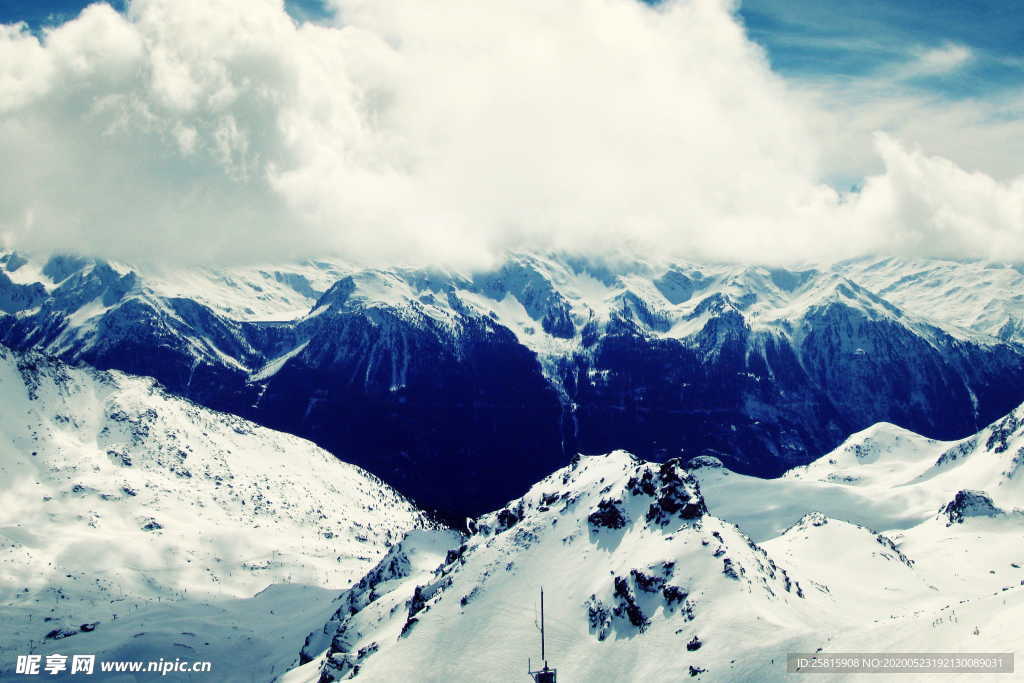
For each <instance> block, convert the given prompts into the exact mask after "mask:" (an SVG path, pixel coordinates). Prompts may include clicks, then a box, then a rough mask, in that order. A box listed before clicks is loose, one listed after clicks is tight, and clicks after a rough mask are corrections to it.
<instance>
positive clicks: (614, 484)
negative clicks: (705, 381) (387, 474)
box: [279, 407, 1024, 683]
mask: <svg viewBox="0 0 1024 683" xmlns="http://www.w3.org/2000/svg"><path fill="white" fill-rule="evenodd" d="M1022 415H1024V407H1021V408H1019V409H1018V410H1016V411H1014V413H1012V414H1011V415H1009V416H1007V417H1006V418H1004V419H1003V420H1000V421H999V422H998V423H996V424H994V425H992V426H990V427H988V428H986V429H985V430H983V431H982V432H981V433H979V434H978V435H976V436H974V437H972V438H970V439H967V440H964V441H962V442H956V443H938V442H934V441H931V440H928V439H926V438H923V437H919V436H916V435H914V434H911V433H908V432H905V431H903V430H899V429H898V428H894V427H892V426H891V425H878V426H876V427H875V428H873V429H871V430H868V431H867V432H864V433H861V434H858V435H856V436H855V437H853V438H851V439H850V440H849V441H848V442H847V443H845V444H844V445H843V446H842V447H841V448H840V449H838V450H837V451H836V452H834V453H832V454H829V455H827V456H825V457H823V458H821V459H820V460H818V461H816V462H814V463H813V464H811V465H810V466H808V467H806V468H799V469H797V470H794V471H792V472H790V473H788V474H787V476H786V477H784V478H782V479H777V480H755V479H753V478H751V477H747V476H745V475H740V474H736V473H733V472H729V471H728V470H726V469H724V468H723V467H722V466H721V464H720V463H719V462H717V461H716V460H715V459H714V458H712V457H709V456H703V457H700V458H698V459H696V461H695V462H693V463H691V464H690V468H691V470H692V472H693V474H690V473H688V472H687V471H684V469H683V468H682V466H681V464H680V463H679V461H678V460H672V461H669V462H666V463H663V464H660V465H659V464H654V463H649V462H644V461H642V460H639V459H637V458H635V457H633V456H631V455H629V454H627V453H624V452H615V453H612V454H609V455H605V456H591V457H582V458H578V459H576V460H575V461H574V462H573V463H572V464H571V465H569V466H568V467H565V468H563V469H561V470H559V471H557V472H555V473H554V474H552V475H551V476H549V477H547V478H546V479H544V480H543V481H541V482H540V483H539V484H537V485H536V486H534V487H533V488H531V489H530V491H529V492H528V493H527V494H526V495H525V496H523V497H521V498H518V499H515V500H513V501H512V502H510V503H509V504H507V505H506V506H504V507H503V508H501V509H500V510H498V511H496V512H493V513H490V514H487V515H484V516H482V517H480V518H477V519H475V520H473V521H472V522H470V523H469V525H468V531H467V532H466V534H463V535H460V534H455V533H454V532H450V531H449V532H424V531H420V532H413V533H412V534H410V535H409V536H407V537H406V539H405V540H403V542H402V543H400V544H399V545H397V546H395V547H394V548H392V549H391V551H390V552H389V553H388V555H387V556H386V557H385V558H384V559H383V560H382V561H381V562H380V563H378V565H377V566H376V567H375V568H374V569H373V570H372V571H371V572H369V573H368V574H367V575H366V576H364V577H363V579H362V580H361V581H360V582H359V583H357V584H356V585H354V586H353V587H352V588H350V589H348V590H347V591H345V592H343V593H342V594H341V595H340V596H338V597H337V598H336V599H335V600H334V601H333V602H332V603H331V604H332V606H333V607H335V611H334V613H333V615H332V616H331V617H330V619H328V620H327V621H326V623H325V624H324V626H323V627H322V628H319V629H317V630H314V631H313V632H311V633H310V634H309V636H308V637H307V638H306V641H305V643H304V646H303V648H302V651H301V661H302V662H303V664H302V665H301V666H299V667H298V668H296V669H295V670H293V671H291V672H289V673H288V674H286V675H284V676H282V677H281V678H280V679H279V680H280V681H282V682H283V683H301V682H307V681H308V682H313V681H321V682H323V681H330V680H349V679H354V680H359V681H367V682H369V681H395V680H422V681H478V680H515V679H516V678H520V677H522V678H525V669H524V667H525V665H526V658H527V657H529V656H532V657H533V658H534V663H535V664H536V663H537V657H538V654H539V653H538V649H539V635H538V633H537V631H536V628H535V621H536V618H537V614H536V607H537V605H536V602H537V600H536V599H537V593H538V591H539V589H540V588H541V587H543V588H544V590H545V603H546V604H545V608H546V609H545V612H546V614H545V617H546V619H545V621H546V627H547V628H546V631H547V656H548V660H549V663H550V664H551V665H552V666H555V667H556V668H557V669H558V670H559V675H560V677H562V678H563V679H564V680H585V681H594V682H605V681H640V680H644V681H679V680H686V679H689V678H690V677H693V678H695V679H697V680H702V681H730V682H734V681H776V680H784V679H787V674H786V653H789V652H815V651H818V650H819V649H823V650H826V651H848V652H853V651H890V652H893V651H943V650H945V651H990V652H1012V651H1013V650H1014V649H1015V648H1016V647H1018V646H1019V633H1020V630H1019V625H1018V624H1019V619H1020V618H1022V617H1024V543H1021V540H1024V489H1021V488H1020V479H1021V476H1022V475H1021V472H1019V471H1018V470H1019V469H1020V462H1019V460H1020V458H1021V457H1022V456H1021V454H1022V453H1024V424H1022V422H1021V417H1022ZM966 485H969V486H970V487H972V489H971V490H962V488H961V487H963V486H966ZM758 487H760V488H758ZM733 522H737V523H738V526H737V525H736V524H734V523H733ZM751 536H753V537H754V538H756V539H757V540H758V543H755V542H754V541H753V540H751ZM902 678H903V676H901V679H902ZM1004 678H1005V677H1004ZM1011 678H1012V677H1011ZM1017 678H1018V679H1019V675H1018V677H1017ZM830 680H842V678H841V677H834V678H832V679H830ZM906 680H908V681H912V680H930V679H929V678H928V677H927V676H912V675H907V676H906Z"/></svg>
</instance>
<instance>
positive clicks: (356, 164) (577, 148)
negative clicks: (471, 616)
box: [0, 0, 1024, 264]
mask: <svg viewBox="0 0 1024 683" xmlns="http://www.w3.org/2000/svg"><path fill="white" fill-rule="evenodd" d="M731 10H732V4H731V3H730V2H728V1H727V0H678V1H676V2H669V3H666V4H663V5H659V6H657V7H650V6H647V5H644V4H641V3H638V2H635V1H634V0H563V1H561V2H557V3H552V2H550V1H549V0H518V1H517V2H514V3H513V2H508V1H506V0H435V1H434V2H431V3H410V2H406V1H405V0H344V1H343V2H341V3H340V6H339V17H340V19H339V22H343V23H339V25H338V26H334V27H328V26H317V25H312V24H301V25H296V24H295V22H293V21H292V19H291V18H289V17H288V15H287V14H286V13H285V12H284V10H283V8H282V5H281V3H280V1H274V0H246V1H244V2H243V1H241V0H135V1H134V2H133V3H132V5H131V9H130V11H129V14H128V16H127V17H124V16H121V15H119V14H117V13H116V12H114V11H113V10H111V9H110V8H109V7H107V6H106V5H93V6H91V7H89V8H87V9H86V10H85V11H84V12H83V13H82V15H81V16H80V17H78V18H77V19H75V20H74V21H71V22H68V23H67V24H64V25H63V26H61V27H59V28H57V29H56V30H53V31H51V32H49V33H47V34H46V35H45V36H44V37H43V38H42V40H37V39H36V38H35V37H34V36H32V35H30V34H28V33H27V32H26V31H25V30H24V29H18V28H17V27H3V28H2V29H0V158H2V159H3V161H2V162H0V163H2V164H3V166H4V168H3V170H4V176H5V181H4V182H3V183H2V184H0V233H3V236H4V240H5V242H6V243H8V244H13V245H15V246H18V247H20V248H26V249H52V248H72V249H78V250H82V251H87V252H92V253H99V254H102V255H106V256H110V257H112V258H118V259H122V260H129V261H137V260H145V259H161V260H205V259H214V260H227V259H231V260H241V261H245V260H253V259H261V260H281V259H285V258H292V257H299V256H310V255H318V254H324V253H328V252H340V253H344V254H346V255H348V256H354V257H357V258H363V259H366V260H388V261H390V260H396V259H400V260H406V261H407V260H432V261H436V260H444V261H449V262H458V263H463V264H466V263H469V264H473V263H480V262H483V261H486V260H487V259H488V258H489V257H490V256H492V255H493V254H495V253H497V252H499V251H501V250H503V249H506V248H515V247H522V246H537V247H556V248H566V249H573V250H580V251H588V252H595V253H600V252H602V251H606V250H609V249H612V248H617V247H622V246H625V247H628V248H633V249H637V250H640V251H644V252H647V253H652V254H658V255H687V256H692V257H706V258H720V259H748V260H749V259H755V260H773V261H781V260H791V259H800V260H804V259H809V258H818V257H843V256H849V255H852V254H854V253H858V252H861V251H865V250H880V249H885V250H895V251H900V250H903V251H905V250H910V249H913V250H917V249H920V250H922V252H928V253H931V252H939V251H949V252H951V253H956V254H958V255H961V254H963V255H967V254H981V253H982V252H984V251H987V250H988V246H987V245H988V244H989V243H991V242H992V240H995V241H997V242H998V241H1001V242H1004V243H1006V244H1010V243H1011V242H1012V241H1013V239H1016V238H1018V237H1019V232H1020V230H1021V215H1020V196H1021V195H1022V194H1024V189H1022V187H1021V181H1004V182H998V181H996V180H993V179H992V178H989V177H988V176H984V175H981V174H978V173H974V174H971V173H967V172H965V171H962V170H961V169H959V168H958V167H956V166H955V165H953V164H951V163H949V162H943V161H940V160H937V159H934V158H931V157H927V156H925V155H923V154H921V153H918V152H907V151H904V150H903V148H902V147H900V146H899V144H898V143H896V142H894V141H892V140H889V139H887V138H882V139H881V140H880V142H879V143H878V149H879V152H880V154H879V156H877V157H875V156H873V155H868V154H867V153H865V152H862V151H860V149H859V148H860V147H863V146H864V145H863V144H861V142H862V140H863V139H866V138H865V137H864V136H866V135H867V130H866V129H864V130H860V129H858V131H857V133H858V136H859V137H856V139H855V140H854V142H853V143H850V142H848V143H846V144H839V145H837V144H835V143H834V141H835V140H836V139H838V137H841V136H837V131H838V130H839V128H840V125H841V122H842V121H843V120H844V119H843V117H842V115H841V114H836V113H834V112H833V114H831V115H825V114H823V111H824V109H825V107H823V106H822V104H821V102H820V101H815V100H814V99H813V98H808V97H806V96H805V94H804V93H798V92H795V91H794V90H793V88H792V87H791V86H789V85H787V84H786V83H785V82H784V81H783V80H782V79H781V78H779V77H778V76H777V75H775V74H773V73H772V72H771V70H770V69H769V67H768V65H767V63H766V61H765V59H764V56H763V54H762V52H761V50H760V49H759V48H758V47H756V46H755V45H753V44H752V43H751V42H750V41H748V40H747V39H746V37H745V35H744V33H743V31H742V28H741V27H740V26H739V25H738V23H737V22H736V21H735V18H734V17H733V15H732V13H731ZM944 49H945V48H944ZM949 49H953V48H952V47H951V48H949ZM947 52H948V50H947ZM957 59H960V60H961V61H962V59H963V57H962V56H961V57H957V55H955V54H951V53H950V54H946V53H943V55H932V56H928V54H927V53H926V54H924V55H922V56H921V57H920V59H919V61H921V62H922V63H926V64H930V65H933V67H930V68H945V69H950V68H954V66H955V63H956V62H957ZM858 111H860V114H859V115H858V116H857V117H856V119H855V120H856V121H859V122H861V124H863V122H864V121H866V120H868V119H869V118H870V117H866V116H865V115H863V113H864V112H865V111H868V110H867V109H861V110H858ZM871 111H875V110H871ZM890 119H891V117H890ZM1014 125H1016V122H1014ZM883 128H884V126H883ZM936 137H942V136H940V135H936ZM867 168H884V169H885V172H884V173H881V174H880V175H878V176H877V177H872V178H871V179H870V180H869V181H868V182H867V183H866V184H865V189H864V192H863V193H862V195H860V196H856V197H852V198H851V197H847V198H842V197H840V196H839V195H837V193H836V192H834V191H833V190H832V189H831V188H829V187H828V186H827V185H825V184H823V182H822V179H823V178H826V177H830V176H832V175H836V174H842V173H850V172H863V171H864V169H867ZM938 186H941V188H942V191H941V192H939V193H936V192H935V189H934V188H935V187H938ZM992 202H997V203H998V208H996V207H995V206H993V205H992ZM982 239H984V240H987V241H986V242H985V243H984V244H982V243H980V242H979V243H978V244H975V242H976V241H978V240H982ZM972 244H973V245H974V246H970V245H972ZM965 249H966V252H965V251H964V250H965ZM1010 249H1011V251H1010V252H1001V253H1004V254H1005V253H1012V254H1017V255H1018V256H1019V255H1021V252H1022V251H1024V249H1022V248H1021V247H1010Z"/></svg>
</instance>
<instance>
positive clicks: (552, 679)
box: [526, 587, 558, 683]
mask: <svg viewBox="0 0 1024 683" xmlns="http://www.w3.org/2000/svg"><path fill="white" fill-rule="evenodd" d="M534 625H535V626H536V625H537V624H536V622H534ZM540 659H541V661H542V662H544V668H543V669H539V670H538V671H531V669H532V668H533V667H532V666H529V664H528V665H527V667H526V670H527V672H528V673H529V674H530V676H531V677H532V678H533V681H534V683H556V681H557V676H558V670H557V669H549V668H548V655H547V650H546V648H545V643H544V588H543V587H542V588H541V589H540Z"/></svg>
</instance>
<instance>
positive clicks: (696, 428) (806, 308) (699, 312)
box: [0, 252, 1024, 521]
mask: <svg viewBox="0 0 1024 683" xmlns="http://www.w3.org/2000/svg"><path fill="white" fill-rule="evenodd" d="M1022 285H1024V272H1022V270H1021V268H1020V267H1019V266H1015V265H1010V264H998V263H989V262H972V261H966V262H958V261H936V260H900V259H893V258H886V259H880V258H863V259H858V260H854V261H847V262H841V263H836V264H828V265H817V266H812V265H808V266H807V267H801V268H789V269H784V268H769V267H757V266H747V265H742V266H741V265H730V264H695V263H680V262H673V263H663V264H654V263H650V262H647V261H640V260H636V259H626V258H623V259H621V260H619V261H616V262H608V261H607V260H604V261H595V260H588V259H585V258H581V257H572V256H568V255H564V254H533V253H522V254H510V255H509V256H508V257H507V258H506V259H505V260H504V261H502V262H501V263H498V264H495V265H494V266H493V267H491V268H489V269H484V270H480V271H477V272H468V271H467V272H461V271H456V270H450V269H449V270H445V269H437V268H434V269H416V268H392V269H377V268H367V267H360V266H356V265H353V264H348V263H344V262H342V261H315V262H306V263H300V264H292V265H277V266H269V265H268V266H265V267H233V268H222V269H216V270H212V269H208V268H200V267H194V268H157V267H133V266H128V265H124V264H117V263H111V262H106V261H100V260H95V259H88V258H83V257H78V256H74V255H68V254H64V255H53V256H41V257H36V258H33V257H30V256H27V255H22V254H19V253H14V252H6V253H4V254H3V255H2V256H0V312H2V313H0V343H2V344H4V345H6V346H8V347H10V348H13V349H18V350H23V351H28V350H35V351H40V352H43V353H46V354H48V355H50V356H53V357H55V358H58V359H61V360H63V361H66V362H69V363H72V364H87V365H90V366H93V367H96V368H99V369H103V370H120V371H122V372H126V373H130V374H133V375H142V376H150V377H153V378H155V379H157V380H158V381H159V382H160V383H161V384H162V385H163V386H164V387H165V388H166V389H167V390H168V391H169V392H172V393H174V394H177V395H180V396H183V397H185V398H188V399H190V400H192V401H195V402H197V403H199V404H201V405H204V406H206V407H208V408H211V409H214V410H218V411H223V412H228V413H232V414H235V415H238V416H241V417H244V418H246V419H248V420H252V421H254V422H256V423H258V424H261V425H264V426H267V427H270V428H272V429H275V430H280V431H284V432H288V433H291V434H295V435H298V436H300V437H303V438H307V439H310V440H311V441H313V442H315V443H316V444H318V445H319V446H321V447H322V448H324V449H326V450H327V451H329V452H331V453H332V454H334V455H335V456H337V457H338V458H340V459H342V460H344V461H347V462H352V463H354V464H357V465H359V466H362V467H365V468H366V469H367V470H369V471H370V472H372V473H374V474H376V475H378V476H379V477H381V478H382V479H384V480H385V481H387V482H388V483H389V484H391V485H393V486H395V487H397V488H398V489H399V490H400V491H402V492H403V493H405V494H407V495H409V496H411V497H412V498H413V499H414V500H415V501H416V502H417V503H418V504H419V505H421V506H422V507H424V508H427V509H431V510H434V511H436V512H437V513H439V514H440V516H441V517H442V518H445V519H448V520H453V521H457V520H460V519H462V518H464V517H466V516H476V515H479V514H481V513H483V512H485V511H487V510H491V509H494V508H496V507H498V506H500V505H501V504H503V503H504V502H505V501H507V500H509V499H510V498H512V497H514V496H515V495H518V493H519V492H521V491H522V490H524V489H525V488H527V487H528V486H530V485H531V484H532V483H533V482H535V481H537V480H538V479H540V478H542V477H543V476H545V475H546V474H548V473H549V472H551V471H552V470H554V469H557V468H558V467H562V466H564V465H565V464H566V463H567V462H568V461H569V459H570V458H571V457H572V456H573V455H574V454H575V453H578V452H582V453H592V454H596V453H606V452H610V451H612V450H615V449H625V450H628V451H629V452H631V453H634V454H636V455H637V456H638V457H642V458H644V459H649V460H652V461H665V460H667V459H669V458H672V457H682V458H684V459H689V458H692V457H695V456H697V455H700V454H704V453H709V454H712V455H714V456H715V457H718V458H719V459H720V460H722V461H723V463H725V464H726V465H728V466H729V467H730V468H732V469H734V470H736V471H738V472H742V473H746V474H752V475H758V476H777V475H779V474H781V473H782V472H784V471H786V470H787V469H789V468H791V467H794V466H798V465H802V464H806V463H808V462H810V461H812V460H814V459H816V458H817V457H818V456H820V455H821V454H822V453H825V452H828V451H829V450H831V449H833V448H835V447H836V446H837V445H838V444H840V443H841V442H842V441H843V440H844V439H845V438H846V437H847V436H848V435H849V434H852V433H854V432H857V431H859V430H862V429H865V428H867V427H869V426H870V425H872V424H875V423H877V422H890V423H894V424H897V425H900V426H902V427H904V428H907V429H911V430H913V431H915V432H917V433H920V434H923V435H925V436H927V437H930V438H936V439H955V438H960V437H963V436H966V435H968V434H970V433H973V432H975V431H977V430H978V429H980V428H981V427H982V426H984V425H985V424H987V423H989V422H991V421H992V420H995V419H997V418H998V417H999V416H1001V415H1004V414H1006V413H1008V412H1009V411H1010V410H1012V409H1013V408H1014V407H1015V406H1016V405H1018V404H1019V403H1020V402H1021V401H1024V382H1022V379H1024V345H1022V344H1024V323H1022V321H1024V294H1019V292H1021V291H1024V289H1022Z"/></svg>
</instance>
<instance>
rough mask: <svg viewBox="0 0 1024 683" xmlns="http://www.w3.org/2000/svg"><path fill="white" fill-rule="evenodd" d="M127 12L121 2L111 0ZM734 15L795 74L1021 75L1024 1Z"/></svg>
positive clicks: (305, 10)
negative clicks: (946, 63)
mask: <svg viewBox="0 0 1024 683" xmlns="http://www.w3.org/2000/svg"><path fill="white" fill-rule="evenodd" d="M110 3H111V4H112V5H113V6H114V7H116V8H118V9H123V7H124V5H125V0H110ZM86 4H88V3H86V2H83V0H48V1H47V0H2V2H0V22H3V23H11V22H15V21H26V22H27V23H29V24H30V25H31V26H32V27H33V28H38V27H40V26H43V25H46V24H52V23H58V22H60V21H63V20H66V19H68V18H70V17H73V16H75V14H77V12H78V11H79V10H80V9H81V8H82V7H83V6H85V5H86ZM287 4H288V7H289V10H290V12H291V13H292V15H293V16H295V17H296V18H300V19H312V20H317V19H322V18H324V17H325V16H327V12H326V11H325V9H324V6H323V2H322V0H288V3H287ZM740 15H741V17H742V20H743V22H744V24H745V25H746V27H747V30H748V32H749V35H750V36H751V38H753V39H754V40H755V41H757V42H758V43H760V44H761V45H762V46H764V47H765V48H766V50H767V52H768V55H769V58H770V59H771V62H772V65H773V67H774V68H775V70H776V71H778V72H780V73H782V74H783V75H785V76H787V77H790V78H795V79H801V80H820V79H828V80H839V81H841V80H843V79H870V78H873V77H876V76H883V77H884V76H885V74H886V72H887V70H891V69H894V68H896V67H898V65H900V64H903V63H905V62H907V61H908V60H909V59H912V58H913V56H914V55H915V54H917V53H920V52H921V51H924V50H928V49H939V48H943V47H949V46H960V47H963V48H966V49H967V50H968V51H969V55H970V58H969V59H967V60H966V61H965V62H964V64H963V65H962V66H961V67H960V68H957V69H955V70H952V71H950V72H940V73H930V74H929V73H924V74H919V75H916V76H914V77H912V78H909V79H903V85H904V87H909V88H915V89H918V90H920V91H922V92H929V93H932V94H934V95H939V96H943V97H949V98H963V97H979V96H985V95H991V94H993V93H997V92H998V91H1000V90H1003V89H1006V88H1017V87H1020V85H1021V83H1022V82H1024V48H1022V47H1021V46H1022V45H1024V3H1021V2H1018V1H1017V0H944V1H943V2H935V0H898V1H896V2H894V1H893V0H856V1H853V2H851V1H850V0H744V2H742V4H741V7H740Z"/></svg>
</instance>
